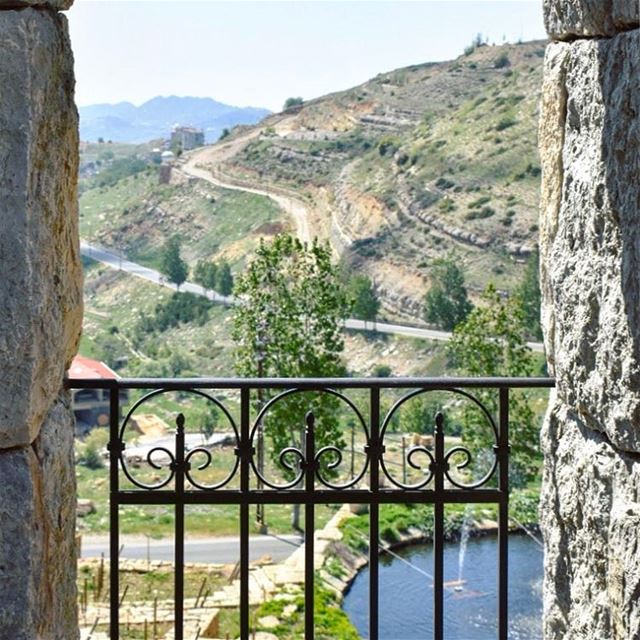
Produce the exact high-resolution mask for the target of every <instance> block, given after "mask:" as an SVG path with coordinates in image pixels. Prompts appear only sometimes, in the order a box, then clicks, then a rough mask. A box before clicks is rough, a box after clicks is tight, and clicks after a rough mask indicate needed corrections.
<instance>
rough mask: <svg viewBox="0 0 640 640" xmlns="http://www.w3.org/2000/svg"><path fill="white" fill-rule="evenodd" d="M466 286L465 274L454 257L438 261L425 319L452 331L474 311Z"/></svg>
mask: <svg viewBox="0 0 640 640" xmlns="http://www.w3.org/2000/svg"><path fill="white" fill-rule="evenodd" d="M472 308H473V307H472V305H471V302H469V298H468V296H467V289H466V288H465V286H464V274H463V273H462V269H460V267H459V266H458V265H457V264H456V262H455V261H454V258H453V257H452V256H448V257H447V258H442V259H439V260H436V261H435V262H434V263H433V269H432V272H431V287H430V289H429V290H428V291H427V293H426V295H425V298H424V319H425V320H426V321H427V322H432V323H433V324H435V325H436V326H438V327H440V328H441V329H445V330H447V331H451V330H452V329H453V328H454V327H455V326H456V325H457V324H459V323H460V322H462V321H463V320H464V319H465V318H466V317H467V316H468V315H469V312H470V311H471V309H472Z"/></svg>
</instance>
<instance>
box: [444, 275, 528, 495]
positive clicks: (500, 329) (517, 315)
mask: <svg viewBox="0 0 640 640" xmlns="http://www.w3.org/2000/svg"><path fill="white" fill-rule="evenodd" d="M482 302H483V304H482V305H481V306H479V307H476V308H475V309H473V311H471V313H470V314H469V316H468V317H467V319H466V320H465V321H464V322H462V323H461V324H459V325H458V326H457V327H456V328H455V330H454V332H453V337H452V339H451V341H450V342H449V348H448V350H449V354H450V355H451V357H452V359H453V362H454V364H455V365H456V367H457V368H458V369H459V371H460V372H461V373H462V374H464V375H469V376H516V377H518V376H523V377H528V376H531V375H532V374H533V372H534V369H535V365H534V360H533V356H532V352H531V349H530V348H529V347H528V346H527V344H526V337H525V336H526V324H525V316H524V311H523V308H522V302H521V300H520V298H519V297H517V296H515V297H512V298H507V299H504V298H502V297H501V296H500V294H499V293H498V292H497V291H496V290H495V288H494V287H493V286H491V285H490V286H489V287H487V289H486V291H485V292H484V293H483V295H482ZM476 397H478V398H479V399H480V400H481V402H482V403H483V404H484V405H485V406H486V407H487V408H488V409H489V411H490V412H491V413H492V415H494V416H495V415H497V398H496V394H495V393H493V392H492V391H485V390H482V391H478V392H477V393H476ZM463 422H464V429H463V433H462V438H463V441H464V442H465V443H467V444H469V445H470V446H471V447H472V449H473V450H475V451H479V450H490V448H491V446H492V445H493V444H494V442H493V436H492V434H491V430H490V429H489V428H488V426H487V424H486V421H485V419H484V417H483V416H482V415H481V413H480V412H479V411H478V410H477V409H475V408H472V407H469V409H468V410H467V409H465V416H464V420H463ZM538 428H539V425H538V424H537V420H536V417H535V414H534V412H533V410H532V409H531V407H530V406H529V403H528V400H527V395H526V394H525V393H518V392H514V391H512V392H511V393H510V394H509V429H510V441H511V446H512V449H511V451H512V456H511V461H510V473H511V481H512V483H513V485H514V486H524V485H525V484H526V483H527V482H528V481H530V480H531V479H533V478H534V477H535V476H536V474H537V472H538V458H539V446H538Z"/></svg>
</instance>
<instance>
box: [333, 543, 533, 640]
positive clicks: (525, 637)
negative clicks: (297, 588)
mask: <svg viewBox="0 0 640 640" xmlns="http://www.w3.org/2000/svg"><path fill="white" fill-rule="evenodd" d="M397 554H398V555H400V556H401V557H402V558H403V559H404V560H406V561H408V562H410V563H411V564H412V565H414V566H415V567H416V568H412V567H410V566H408V565H407V564H406V563H405V562H403V561H401V560H399V559H397V558H393V557H391V556H388V555H384V556H381V558H380V588H379V593H380V621H379V632H380V638H381V640H382V639H384V640H414V638H415V639H416V640H418V639H420V640H424V639H425V638H431V637H432V633H433V627H432V606H433V604H432V603H433V583H432V581H431V580H430V578H429V577H427V576H426V575H424V574H425V573H427V574H429V576H430V575H432V573H433V553H432V547H431V545H414V546H411V547H406V548H405V549H402V550H399V551H398V552H397ZM458 558H459V545H458V544H456V543H452V544H448V545H446V547H445V552H444V560H445V584H446V582H447V581H450V580H451V581H454V580H457V579H458ZM462 579H463V580H465V581H466V582H465V583H464V585H463V588H462V590H461V591H455V590H454V589H453V587H446V586H445V595H444V617H445V627H444V629H445V634H444V635H445V638H446V640H490V639H491V640H495V638H496V637H497V601H496V592H497V539H496V538H494V537H487V538H477V539H471V540H469V544H468V547H467V551H466V555H465V560H464V566H463V571H462ZM368 602H369V570H368V568H364V569H363V570H362V571H361V572H360V573H359V574H358V576H357V577H356V578H355V580H354V582H353V584H352V586H351V589H350V590H349V592H348V593H347V595H346V596H345V599H344V604H343V609H344V610H345V612H346V613H347V614H348V616H349V618H351V621H352V622H353V624H354V625H355V627H356V628H357V630H358V632H359V633H360V635H361V636H362V637H363V638H368V637H369V633H368V623H369V612H368ZM541 637H542V549H541V547H540V546H539V545H538V544H536V542H535V541H533V540H531V538H529V537H528V536H519V535H515V536H514V535H512V536H510V538H509V639H510V640H539V639H540V638H541Z"/></svg>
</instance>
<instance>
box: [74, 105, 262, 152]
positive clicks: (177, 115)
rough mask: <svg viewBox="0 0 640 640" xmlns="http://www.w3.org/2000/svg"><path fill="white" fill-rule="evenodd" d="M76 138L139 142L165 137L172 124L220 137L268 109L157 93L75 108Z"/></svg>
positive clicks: (209, 139) (209, 138)
mask: <svg viewBox="0 0 640 640" xmlns="http://www.w3.org/2000/svg"><path fill="white" fill-rule="evenodd" d="M78 111H79V114H80V139H81V140H84V141H92V142H95V141H97V140H98V139H99V138H103V139H104V140H112V141H114V142H127V143H137V144H139V143H143V142H147V141H148V140H153V139H156V138H167V137H168V136H169V133H170V131H171V127H173V125H175V124H182V125H191V126H194V127H199V128H201V129H204V132H205V138H206V141H207V142H213V141H215V140H217V139H218V138H219V137H220V134H221V133H222V131H223V129H225V128H231V127H234V126H236V125H238V124H255V123H256V122H259V121H260V120H262V118H264V117H265V116H266V115H268V114H269V113H270V111H269V110H268V109H261V108H257V107H234V106H232V105H228V104H223V103H222V102H217V101H215V100H212V99H211V98H191V97H178V96H168V97H162V96H158V97H156V98H152V99H151V100H148V101H147V102H145V103H143V104H141V105H140V106H139V107H136V106H135V105H133V104H131V103H130V102H120V103H118V104H94V105H89V106H86V107H80V108H79V109H78Z"/></svg>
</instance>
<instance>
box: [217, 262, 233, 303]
mask: <svg viewBox="0 0 640 640" xmlns="http://www.w3.org/2000/svg"><path fill="white" fill-rule="evenodd" d="M215 280H216V288H217V289H218V292H219V293H220V294H222V295H223V296H230V295H231V292H232V291H233V276H232V275H231V267H230V266H229V263H228V262H227V261H226V260H225V261H223V262H222V264H221V265H220V267H218V270H217V273H216V276H215Z"/></svg>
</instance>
